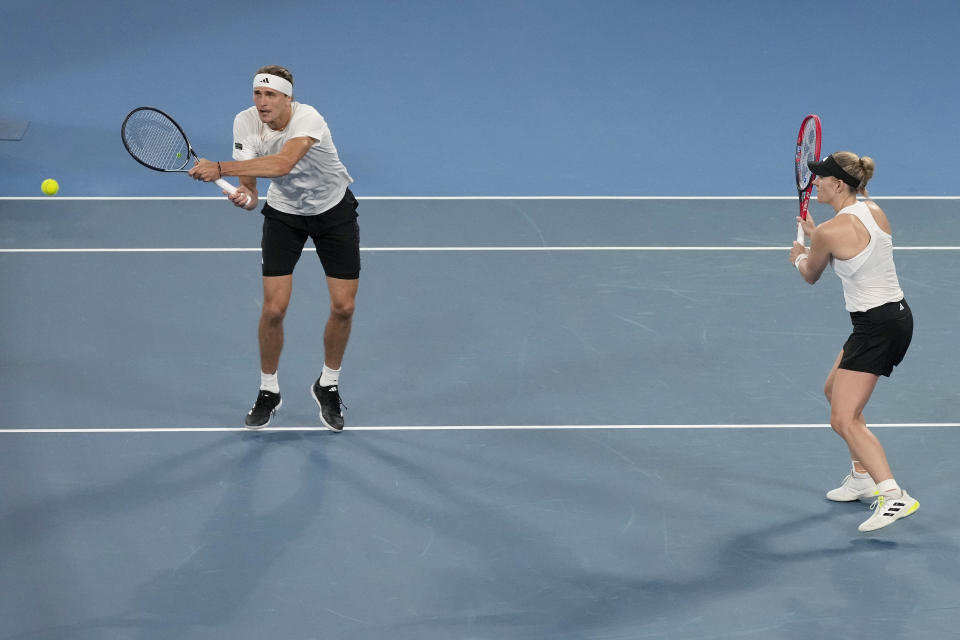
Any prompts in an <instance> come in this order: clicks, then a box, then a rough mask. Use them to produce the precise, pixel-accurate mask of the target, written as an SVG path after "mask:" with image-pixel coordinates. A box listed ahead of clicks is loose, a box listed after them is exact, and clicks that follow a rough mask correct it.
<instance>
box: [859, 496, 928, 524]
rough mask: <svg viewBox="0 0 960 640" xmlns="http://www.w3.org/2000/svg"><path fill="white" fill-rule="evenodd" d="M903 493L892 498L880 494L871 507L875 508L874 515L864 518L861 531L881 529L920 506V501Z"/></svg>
mask: <svg viewBox="0 0 960 640" xmlns="http://www.w3.org/2000/svg"><path fill="white" fill-rule="evenodd" d="M902 493H903V495H902V496H900V497H899V498H891V497H890V496H888V495H885V494H882V493H881V494H880V495H878V496H877V499H876V500H875V501H874V503H873V504H872V505H870V508H871V509H873V515H871V516H870V517H869V518H867V519H866V520H864V521H863V522H862V523H861V524H860V526H859V527H857V528H858V529H859V530H860V531H873V530H874V529H881V528H883V527H885V526H887V525H888V524H893V523H894V522H896V521H897V520H899V519H900V518H906V517H907V516H908V515H910V514H911V513H913V512H914V511H916V510H917V509H919V508H920V503H919V502H917V501H916V500H914V499H913V498H911V497H910V496H909V495H907V492H906V491H902Z"/></svg>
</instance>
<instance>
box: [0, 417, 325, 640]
mask: <svg viewBox="0 0 960 640" xmlns="http://www.w3.org/2000/svg"><path fill="white" fill-rule="evenodd" d="M326 437H327V434H325V433H320V434H315V433H311V434H303V433H298V432H264V433H257V434H244V435H243V436H242V440H241V442H242V446H243V453H242V454H241V455H240V456H239V457H228V458H227V460H226V461H223V462H222V463H220V464H218V465H216V466H215V467H213V468H214V469H215V470H216V471H217V474H216V476H215V477H210V476H209V474H204V479H205V480H206V481H208V482H215V483H218V484H219V485H221V486H222V487H223V492H222V498H221V499H220V501H219V503H218V504H217V505H216V507H215V508H213V509H212V510H211V511H210V512H209V513H208V517H207V518H206V520H205V522H204V523H203V526H202V527H201V528H200V530H199V531H198V532H197V534H196V535H195V536H194V538H193V539H194V541H195V542H196V543H197V546H196V548H195V549H194V550H193V551H192V553H184V554H183V555H185V556H186V558H185V559H184V560H183V561H182V562H180V563H179V564H178V565H177V566H172V567H170V568H167V569H165V570H163V571H161V572H160V573H159V574H157V575H155V576H154V577H152V578H148V579H146V580H145V581H144V582H143V583H142V584H141V586H140V587H139V588H137V589H136V590H135V592H134V593H133V594H132V596H131V599H130V603H129V605H128V606H127V607H126V611H124V612H123V613H121V614H118V615H114V616H103V617H98V618H91V619H88V620H85V621H82V622H78V623H75V624H70V625H64V626H63V627H59V628H45V629H40V630H37V631H33V632H30V633H23V634H20V635H16V636H11V637H9V640H27V639H34V638H37V639H39V638H44V639H45V638H54V637H57V638H59V637H72V638H97V637H107V636H108V635H109V636H110V637H113V636H114V635H117V634H122V637H125V638H126V637H133V638H141V639H149V640H176V639H177V638H183V637H193V636H192V635H191V634H195V633H196V630H197V629H209V630H215V629H222V628H225V627H228V626H229V621H230V620H232V619H233V618H234V617H235V614H236V611H237V610H238V609H240V608H242V607H244V606H245V605H249V598H250V594H251V592H252V591H253V590H256V589H262V588H263V584H262V578H263V576H264V575H265V574H266V573H267V572H268V570H269V569H270V567H271V566H272V565H273V564H274V563H275V562H276V560H277V559H278V558H279V557H281V556H282V555H283V554H284V553H285V552H286V550H287V547H288V545H291V544H296V543H297V542H298V541H300V539H301V538H302V536H303V534H304V532H305V531H306V530H307V529H308V527H309V526H310V525H311V523H312V522H314V521H315V519H316V518H317V517H318V515H319V513H320V510H321V509H322V504H323V494H324V488H325V487H324V482H325V478H326V475H327V459H326V455H325V453H324V449H323V446H322V441H323V440H325V439H326ZM270 455H283V456H285V458H286V460H285V461H284V464H285V465H287V466H286V467H285V468H289V464H288V462H289V461H290V460H291V459H292V460H298V461H299V462H298V464H299V468H298V469H297V471H296V478H295V486H285V487H284V486H278V482H277V481H276V479H275V478H273V477H270V478H264V477H262V475H263V473H264V467H265V462H266V461H267V458H268V456H270ZM293 464H296V463H293ZM284 475H285V477H289V476H290V475H292V473H290V472H288V471H285V472H284ZM139 477H140V481H138V482H137V483H132V485H131V486H128V488H127V491H128V493H129V494H131V495H135V494H137V493H138V490H139V489H140V488H141V487H140V482H142V483H144V484H147V483H150V482H151V481H152V480H153V479H152V478H150V477H142V476H139ZM193 480H194V481H195V482H198V481H199V479H198V478H196V477H194V478H193ZM144 488H145V487H144ZM168 488H169V487H168ZM197 488H198V487H197V485H196V484H195V485H194V486H193V489H194V490H197ZM276 494H282V496H283V498H282V499H280V500H279V501H275V502H272V503H271V500H272V499H273V496H274V495H276ZM145 564H149V563H145ZM117 637H120V635H117ZM5 640H7V638H6V637H5Z"/></svg>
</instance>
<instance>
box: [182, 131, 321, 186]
mask: <svg viewBox="0 0 960 640" xmlns="http://www.w3.org/2000/svg"><path fill="white" fill-rule="evenodd" d="M316 142H317V141H316V139H314V138H311V137H309V136H303V137H300V138H293V139H291V140H287V142H286V144H284V145H283V148H282V149H280V151H278V152H277V153H274V154H272V155H269V156H263V157H262V158H253V159H251V160H225V161H220V162H215V161H213V160H207V159H205V158H200V159H199V160H198V161H197V164H195V165H194V166H193V168H192V169H190V172H189V173H190V175H191V176H193V177H194V179H196V180H203V181H204V182H213V181H214V180H216V179H217V178H220V177H224V176H250V177H255V178H277V177H280V176H285V175H287V174H288V173H290V172H291V171H292V170H293V167H294V166H296V164H297V163H298V162H300V159H301V158H303V156H305V155H306V154H307V151H309V150H310V147H312V146H313V145H314V143H316Z"/></svg>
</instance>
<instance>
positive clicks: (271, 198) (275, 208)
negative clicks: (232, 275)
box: [190, 65, 360, 431]
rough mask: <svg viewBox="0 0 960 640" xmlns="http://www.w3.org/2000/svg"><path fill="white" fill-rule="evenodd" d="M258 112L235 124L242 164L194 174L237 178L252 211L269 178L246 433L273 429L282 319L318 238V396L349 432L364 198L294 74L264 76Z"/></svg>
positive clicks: (258, 85) (334, 425) (323, 410)
mask: <svg viewBox="0 0 960 640" xmlns="http://www.w3.org/2000/svg"><path fill="white" fill-rule="evenodd" d="M253 105H254V106H252V107H250V108H249V109H246V110H244V111H241V112H240V113H238V114H237V116H236V118H235V119H234V121H233V158H234V160H233V161H224V162H214V161H210V160H206V159H202V158H201V159H200V160H199V161H198V162H197V164H196V166H194V167H193V169H191V170H190V175H191V176H193V177H194V178H195V179H197V180H203V181H206V182H209V181H211V180H216V179H217V178H219V177H221V176H238V177H239V179H240V187H239V188H238V189H237V192H236V193H235V194H234V195H233V196H232V197H230V199H231V200H232V201H233V203H234V204H235V205H236V206H238V207H244V208H247V209H253V208H254V207H256V206H257V201H258V193H257V178H258V177H262V178H270V179H271V182H270V188H269V189H268V190H267V202H266V204H265V205H264V207H263V210H262V213H263V237H262V240H261V250H262V251H261V253H262V262H263V309H262V312H261V315H260V326H259V331H258V336H259V341H260V392H259V393H258V395H257V400H256V402H255V403H254V405H253V408H252V409H250V412H249V413H248V414H247V417H246V425H247V427H249V428H251V429H259V428H261V427H265V426H267V425H268V424H270V419H271V418H272V417H273V416H274V414H275V413H276V411H277V409H279V408H280V404H281V400H280V386H279V382H278V379H277V369H278V367H279V364H280V352H281V350H282V349H283V318H284V315H285V314H286V311H287V306H288V304H289V303H290V293H291V290H292V287H293V268H294V266H296V264H297V260H298V259H299V258H300V254H301V251H302V250H303V245H304V244H305V243H306V240H307V238H308V237H310V238H312V239H313V243H314V245H315V246H316V249H317V255H318V256H319V257H320V262H321V264H322V265H323V270H324V273H325V274H326V278H327V288H328V290H329V292H330V316H329V318H328V319H327V324H326V328H325V330H324V334H323V347H324V363H323V372H322V373H321V375H320V377H319V378H318V379H317V380H316V382H314V383H313V386H312V387H311V388H310V393H311V395H312V396H313V398H314V400H316V402H317V404H318V405H319V406H320V420H321V421H322V422H323V424H324V425H325V426H326V427H327V428H329V429H331V430H333V431H342V430H343V414H342V412H341V410H340V407H341V402H340V393H339V378H340V367H341V364H342V361H343V354H344V351H345V350H346V347H347V340H348V339H349V337H350V327H351V323H352V320H353V311H354V307H355V300H356V296H357V289H358V286H359V282H360V281H359V278H360V228H359V226H358V225H357V200H356V198H354V197H353V193H351V191H350V189H349V188H348V187H349V185H350V184H351V183H352V182H353V178H351V177H350V174H348V173H347V169H346V167H344V166H343V163H341V162H340V158H339V156H338V155H337V148H336V147H335V146H334V144H333V138H332V137H331V135H330V129H329V127H327V123H326V121H325V120H324V119H323V117H322V116H321V115H320V114H319V113H317V110H316V109H314V108H313V107H311V106H309V105H306V104H301V103H299V102H296V101H294V99H293V75H292V74H291V73H290V72H289V71H288V70H287V69H285V68H283V67H280V66H275V65H271V66H266V67H262V68H260V69H259V70H257V72H256V74H255V75H254V78H253ZM224 193H226V192H224ZM248 198H249V202H248Z"/></svg>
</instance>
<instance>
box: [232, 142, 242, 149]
mask: <svg viewBox="0 0 960 640" xmlns="http://www.w3.org/2000/svg"><path fill="white" fill-rule="evenodd" d="M233 148H234V149H237V150H239V151H243V144H242V143H240V142H234V143H233Z"/></svg>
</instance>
